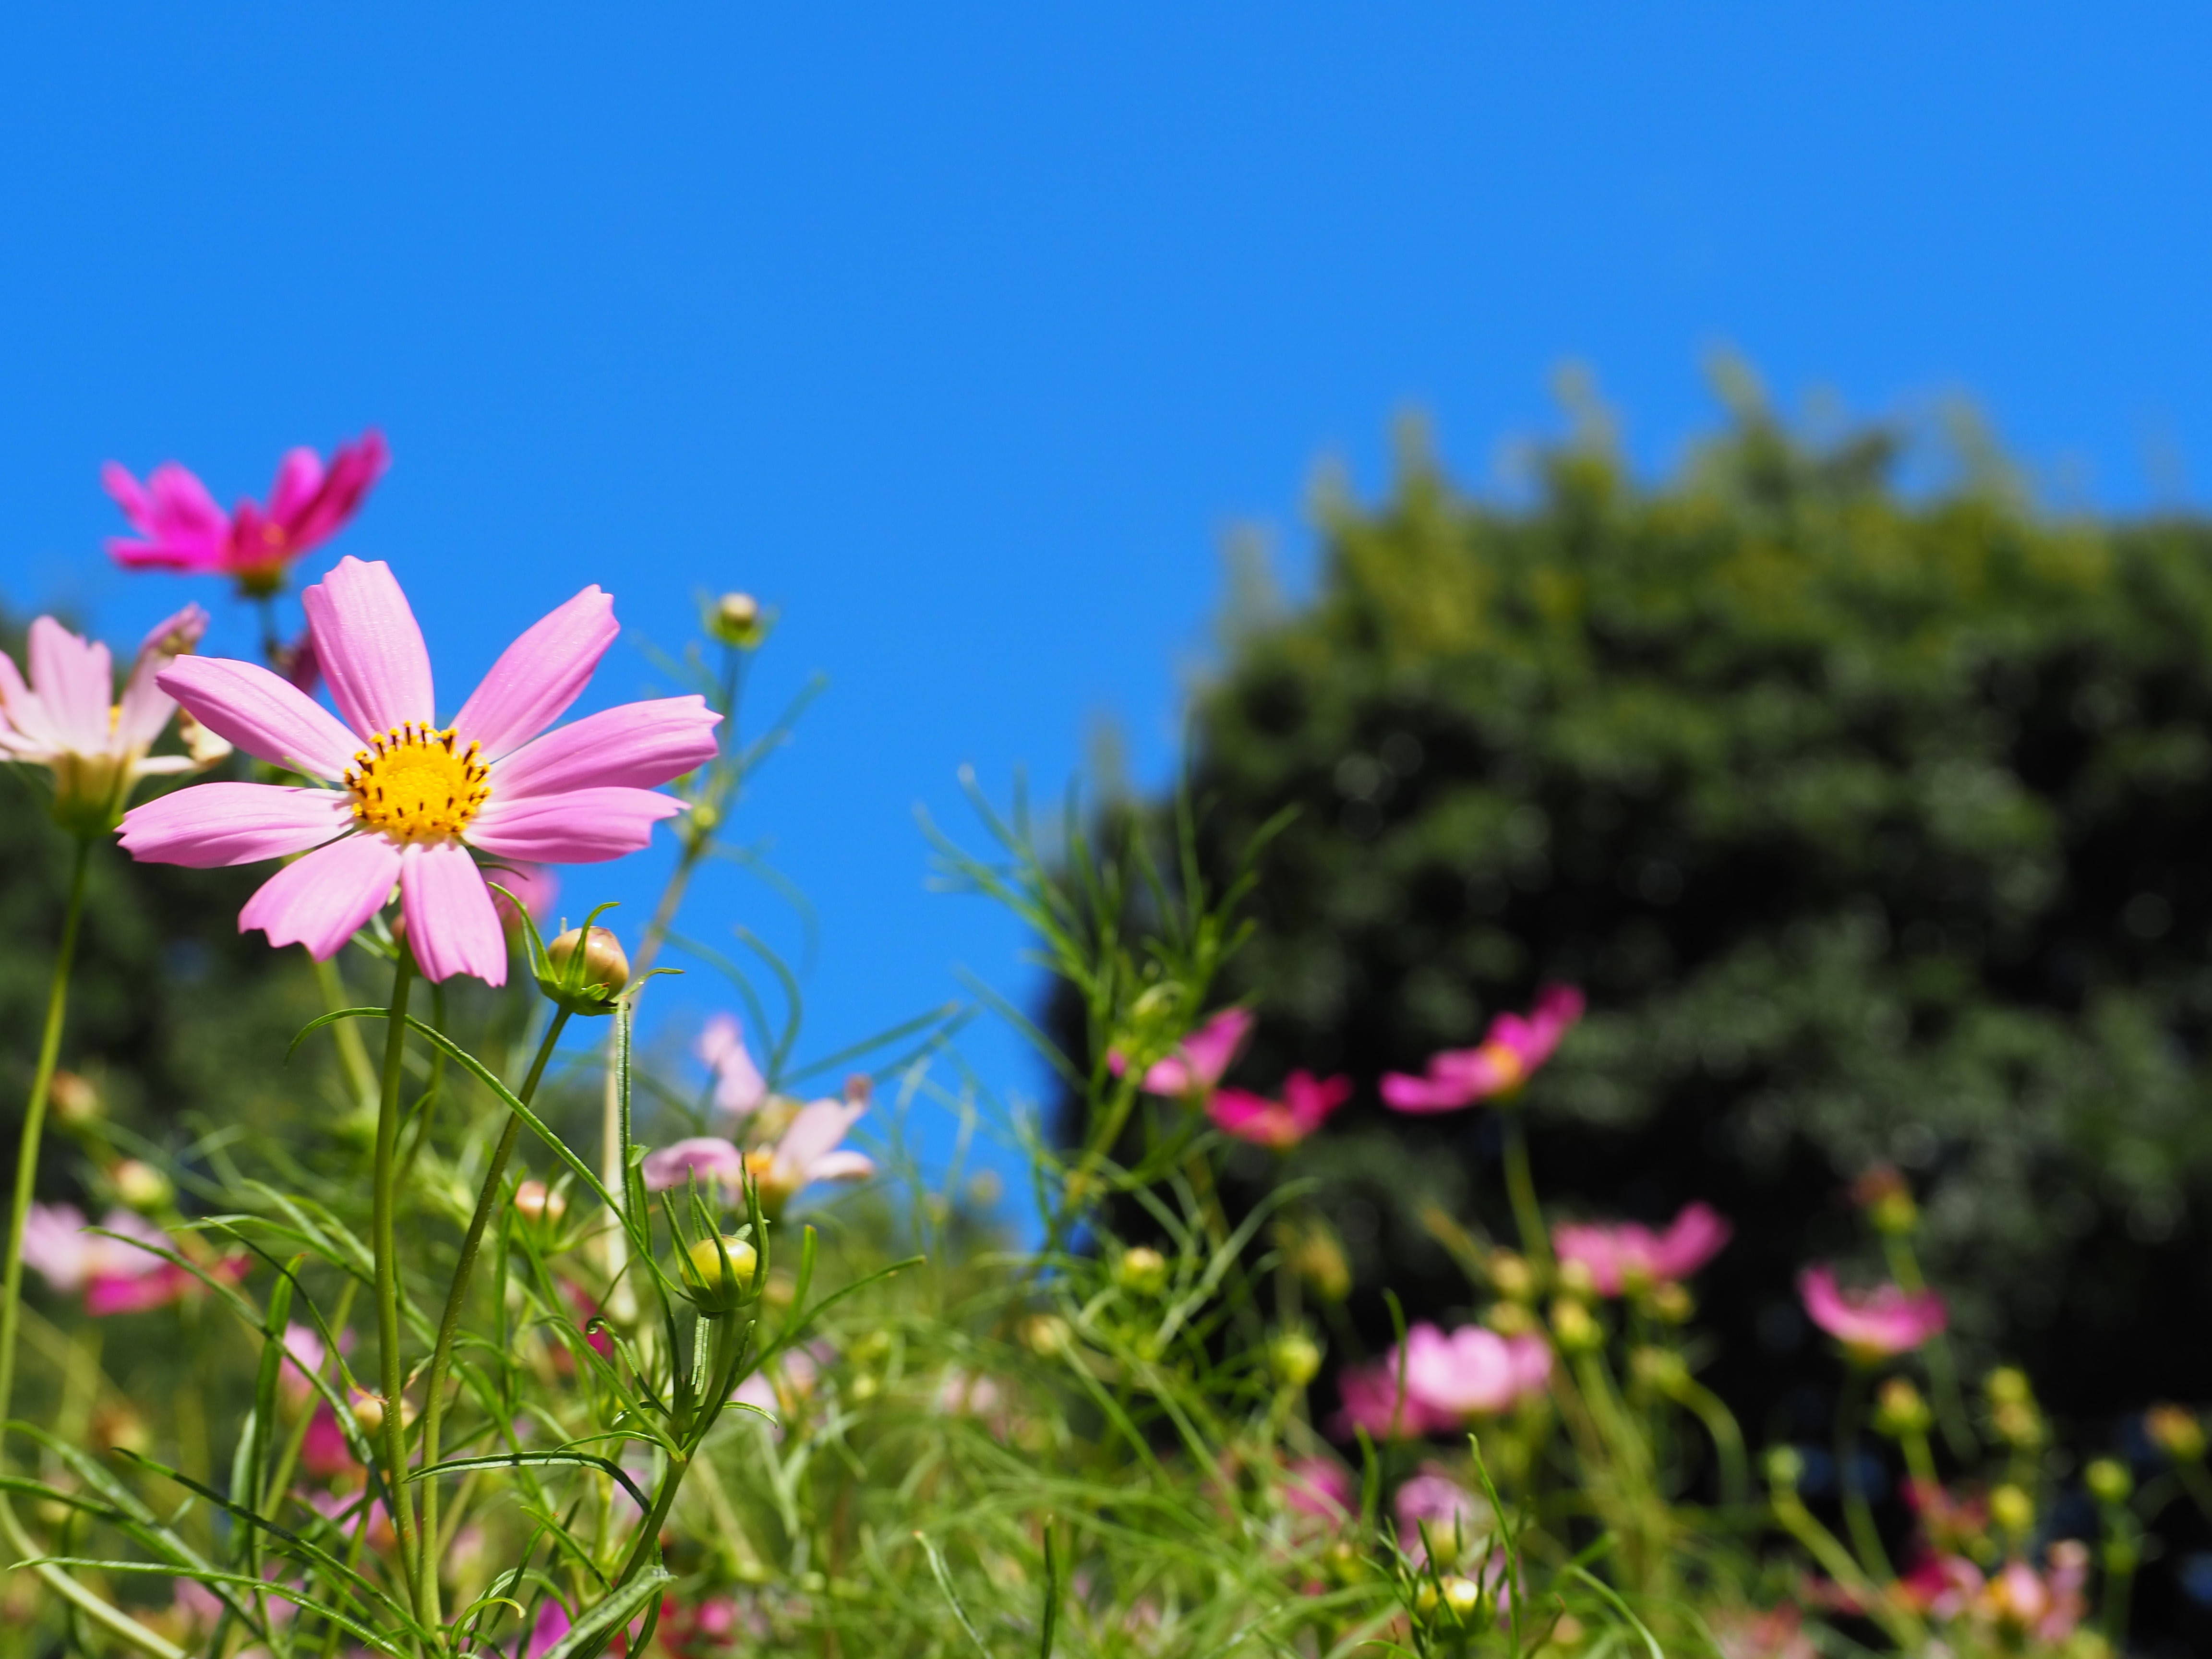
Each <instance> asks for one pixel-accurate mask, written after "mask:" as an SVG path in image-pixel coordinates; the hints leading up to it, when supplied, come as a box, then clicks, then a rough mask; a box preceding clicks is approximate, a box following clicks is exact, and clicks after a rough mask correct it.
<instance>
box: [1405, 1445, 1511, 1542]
mask: <svg viewBox="0 0 2212 1659" xmlns="http://www.w3.org/2000/svg"><path fill="white" fill-rule="evenodd" d="M1390 1507H1391V1511H1392V1513H1393V1514H1395V1516H1397V1518H1398V1547H1400V1548H1401V1549H1402V1550H1404V1551H1405V1552H1406V1553H1407V1555H1408V1556H1410V1557H1411V1558H1412V1559H1413V1560H1414V1561H1415V1562H1416V1563H1423V1564H1425V1563H1426V1561H1427V1560H1428V1559H1429V1552H1428V1547H1427V1545H1426V1544H1425V1542H1424V1541H1423V1540H1424V1537H1426V1538H1428V1539H1433V1540H1434V1541H1436V1543H1437V1547H1439V1548H1452V1547H1455V1546H1456V1549H1455V1559H1456V1553H1458V1551H1460V1550H1464V1549H1465V1548H1467V1547H1472V1546H1474V1545H1475V1544H1477V1543H1479V1542H1480V1541H1483V1540H1485V1539H1486V1538H1488V1536H1489V1535H1490V1534H1491V1532H1492V1529H1493V1528H1494V1526H1495V1521H1496V1517H1495V1516H1493V1514H1492V1510H1491V1508H1490V1505H1489V1504H1487V1503H1486V1502H1485V1501H1484V1500H1483V1499H1482V1498H1479V1497H1478V1496H1476V1495H1475V1494H1474V1492H1469V1491H1468V1489H1467V1488H1466V1487H1465V1486H1461V1485H1460V1483H1459V1482H1458V1481H1456V1480H1453V1479H1452V1478H1451V1477H1450V1476H1449V1475H1448V1474H1445V1473H1444V1472H1443V1470H1441V1469H1439V1468H1435V1467H1434V1466H1433V1465H1431V1466H1428V1467H1425V1468H1423V1469H1422V1470H1421V1471H1420V1472H1419V1474H1415V1475H1413V1476H1412V1477H1411V1478H1410V1479H1408V1480H1407V1481H1406V1482H1405V1483H1404V1484H1403V1485H1401V1486H1400V1487H1399V1488H1398V1492H1397V1495H1396V1496H1395V1498H1392V1499H1391V1503H1390Z"/></svg>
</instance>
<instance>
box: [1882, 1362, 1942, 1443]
mask: <svg viewBox="0 0 2212 1659" xmlns="http://www.w3.org/2000/svg"><path fill="white" fill-rule="evenodd" d="M1934 1421H1935V1414H1934V1413H1932V1412H1930V1411H1929V1408H1928V1402H1927V1401H1925V1400H1923V1399H1922V1398H1921V1395H1920V1390H1919V1389H1916V1388H1914V1387H1913V1386H1912V1384H1911V1382H1910V1381H1908V1380H1907V1379H1905V1377H1902V1376H1893V1377H1891V1378H1890V1379H1889V1380H1888V1381H1887V1382H1886V1383H1883V1384H1882V1385H1881V1394H1880V1395H1878V1396H1876V1398H1875V1407H1874V1426H1875V1431H1876V1432H1877V1433H1881V1434H1886V1435H1887V1436H1888V1437H1890V1438H1891V1439H1893V1440H1902V1439H1904V1438H1905V1437H1907V1436H1910V1435H1918V1434H1925V1433H1927V1432H1928V1428H1929V1424H1931V1423H1932V1422H1934Z"/></svg>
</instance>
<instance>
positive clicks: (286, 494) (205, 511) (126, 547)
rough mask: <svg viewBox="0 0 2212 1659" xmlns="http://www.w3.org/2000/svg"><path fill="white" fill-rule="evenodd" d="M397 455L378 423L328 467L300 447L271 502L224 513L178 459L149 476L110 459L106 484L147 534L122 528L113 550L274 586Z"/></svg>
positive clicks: (266, 589) (253, 585) (253, 587)
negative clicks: (136, 538)
mask: <svg viewBox="0 0 2212 1659" xmlns="http://www.w3.org/2000/svg"><path fill="white" fill-rule="evenodd" d="M391 461H392V453H391V452H390V451H389V450H388V449H386V447H385V444H384V435H383V434H382V433H380V432H378V431H377V430H375V429H374V428H370V429H369V430H368V431H367V432H365V433H363V434H362V436H361V441H359V442H358V443H351V444H341V445H339V446H338V447H337V449H336V450H334V451H333V452H332V453H331V464H330V465H329V466H328V467H327V468H325V466H324V465H323V463H322V459H321V458H320V457H319V456H318V455H317V454H316V453H315V452H314V451H313V450H312V449H305V448H302V449H295V450H293V451H292V452H291V453H289V454H288V455H286V456H285V457H284V459H283V461H282V462H280V463H279V464H278V465H277V468H276V484H275V486H274V487H273V488H272V489H270V492H269V505H268V506H267V507H263V506H262V505H261V504H260V503H259V502H258V501H252V500H246V501H240V502H239V504H238V505H237V506H236V507H233V508H232V509H231V510H230V511H229V512H228V513H225V512H224V511H223V510H222V508H221V507H217V506H216V504H215V497H214V496H212V495H209V494H208V491H207V486H206V485H204V484H203V483H201V482H200V481H199V480H198V479H197V478H196V477H193V476H192V475H191V473H190V472H188V471H185V469H184V468H183V467H181V466H179V465H177V463H176V462H174V461H164V462H163V463H162V464H161V465H159V466H157V467H155V469H154V471H152V472H151V473H150V474H149V475H148V477H147V479H146V482H145V483H143V484H142V483H139V482H138V480H137V479H136V478H134V477H131V473H130V472H129V471H128V470H127V469H125V467H123V466H121V465H118V464H117V463H116V462H114V461H110V462H109V463H108V464H107V465H106V468H105V469H104V470H103V471H101V473H100V483H103V484H104V485H106V489H107V493H108V494H109V495H112V496H113V497H115V503H116V505H117V506H118V507H121V508H122V509H123V516H124V517H125V518H126V519H128V520H131V527H132V528H133V529H135V530H137V532H139V534H140V535H142V536H143V537H144V538H145V539H144V540H143V541H134V540H132V539H131V538H129V537H127V536H118V537H115V538H112V540H110V541H109V542H108V544H107V550H108V553H109V555H110V556H112V557H113V559H114V560H115V562H117V563H118V564H120V565H125V566H128V567H130V568H133V569H140V570H185V571H190V572H191V573H193V574H197V575H222V576H235V577H236V578H237V579H238V583H239V586H241V587H243V588H245V589H246V591H247V592H252V593H270V592H275V591H276V588H278V587H279V586H282V585H283V580H284V572H285V571H286V570H287V569H288V568H289V567H290V565H291V563H292V561H293V560H295V559H296V558H298V557H299V556H301V554H303V553H309V552H313V550H315V549H316V548H318V547H320V546H321V545H322V544H324V543H325V542H326V541H328V540H330V538H331V537H333V536H335V535H337V533H338V532H339V531H341V530H343V528H345V526H346V523H347V521H348V520H350V519H351V518H352V517H353V515H354V514H355V513H357V512H359V511H360V510H361V503H362V497H363V496H365V495H368V491H369V488H370V486H371V485H373V484H374V483H375V482H376V481H377V480H378V479H379V478H380V477H383V476H384V469H385V468H386V466H388V465H391Z"/></svg>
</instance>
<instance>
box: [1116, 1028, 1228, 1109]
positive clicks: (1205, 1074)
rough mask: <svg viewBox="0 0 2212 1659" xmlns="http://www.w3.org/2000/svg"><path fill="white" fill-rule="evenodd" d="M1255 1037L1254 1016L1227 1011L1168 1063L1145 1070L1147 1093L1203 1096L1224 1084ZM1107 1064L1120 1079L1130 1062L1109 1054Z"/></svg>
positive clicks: (1178, 1047) (1183, 1045) (1156, 1062)
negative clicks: (1233, 1063) (1234, 1062)
mask: <svg viewBox="0 0 2212 1659" xmlns="http://www.w3.org/2000/svg"><path fill="white" fill-rule="evenodd" d="M1251 1035H1252V1016H1251V1013H1250V1012H1249V1011H1248V1010H1246V1009H1243V1008H1225V1009H1224V1010H1222V1012H1219V1013H1218V1014H1216V1015H1215V1016H1214V1017H1213V1018H1212V1019H1209V1020H1208V1021H1206V1024H1203V1025H1201V1026H1200V1027H1199V1028H1198V1030H1195V1031H1193V1032H1192V1033H1191V1034H1190V1035H1189V1036H1187V1037H1185V1038H1184V1039H1183V1040H1182V1042H1180V1043H1178V1044H1176V1051H1175V1052H1174V1053H1173V1054H1170V1055H1169V1056H1168V1057H1167V1058H1166V1059H1165V1060H1154V1061H1153V1062H1152V1065H1151V1066H1147V1067H1146V1071H1145V1079H1144V1082H1145V1088H1146V1091H1147V1092H1148V1093H1151V1094H1156V1095H1174V1096H1176V1097H1187V1096H1190V1095H1202V1094H1205V1093H1206V1092H1208V1091H1210V1090H1212V1087H1213V1085H1215V1084H1217V1083H1218V1082H1220V1081H1221V1078H1222V1074H1223V1073H1225V1072H1226V1071H1228V1069H1229V1064H1230V1062H1231V1060H1235V1059H1236V1058H1237V1051H1238V1050H1240V1049H1241V1048H1243V1046H1244V1040H1245V1039H1246V1038H1247V1037H1249V1036H1251ZM1106 1063H1107V1064H1108V1065H1109V1066H1111V1067H1112V1068H1113V1072H1114V1075H1115V1076H1116V1077H1119V1076H1121V1073H1122V1072H1123V1071H1124V1070H1125V1069H1126V1068H1127V1064H1128V1062H1127V1060H1123V1059H1122V1057H1121V1054H1118V1053H1115V1054H1109V1055H1107V1056H1106Z"/></svg>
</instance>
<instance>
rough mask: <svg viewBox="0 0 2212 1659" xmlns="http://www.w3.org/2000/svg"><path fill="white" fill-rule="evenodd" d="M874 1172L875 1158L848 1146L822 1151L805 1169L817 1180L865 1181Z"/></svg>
mask: <svg viewBox="0 0 2212 1659" xmlns="http://www.w3.org/2000/svg"><path fill="white" fill-rule="evenodd" d="M875 1172H876V1161H875V1159H873V1158H870V1157H869V1156H868V1155H867V1154H866V1152H854V1151H853V1150H852V1149H851V1148H849V1147H843V1148H840V1149H839V1150H838V1151H836V1152H824V1153H823V1154H822V1156H821V1157H819V1158H816V1159H815V1160H814V1163H813V1165H812V1167H811V1169H809V1170H808V1171H807V1173H808V1174H809V1175H810V1176H812V1177H813V1178H814V1179H815V1180H817V1181H866V1180H867V1179H869V1177H871V1176H873V1175H874V1174H875Z"/></svg>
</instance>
